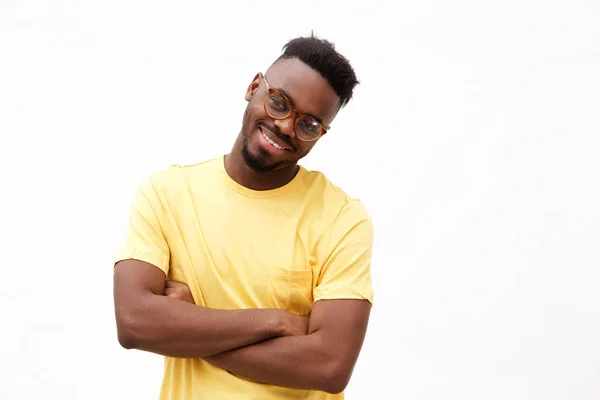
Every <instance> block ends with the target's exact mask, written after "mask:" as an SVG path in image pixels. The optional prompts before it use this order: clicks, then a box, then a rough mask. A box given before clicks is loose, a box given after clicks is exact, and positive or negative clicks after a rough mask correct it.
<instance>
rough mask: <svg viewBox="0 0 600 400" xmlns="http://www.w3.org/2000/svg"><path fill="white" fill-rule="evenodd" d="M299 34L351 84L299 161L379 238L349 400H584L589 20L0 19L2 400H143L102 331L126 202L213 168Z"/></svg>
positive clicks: (590, 345)
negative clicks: (155, 183)
mask: <svg viewBox="0 0 600 400" xmlns="http://www.w3.org/2000/svg"><path fill="white" fill-rule="evenodd" d="M209 4H210V5H209ZM311 29H314V30H315V33H316V34H317V35H319V36H322V37H324V38H328V39H330V40H332V41H334V42H335V43H336V44H337V48H338V49H339V50H340V51H341V52H342V53H343V54H344V55H346V56H347V57H348V58H349V59H350V60H351V62H352V63H353V65H354V67H355V69H356V72H357V74H358V76H359V79H360V80H361V82H362V84H361V85H360V86H359V87H358V88H357V90H356V92H355V99H354V100H353V101H351V103H350V104H349V105H348V107H347V108H346V109H345V110H343V111H342V112H341V114H340V115H339V116H338V118H337V119H336V120H335V121H334V123H333V124H332V129H331V132H330V134H329V135H327V136H326V137H325V138H324V139H323V140H322V141H321V142H320V143H319V144H318V146H316V148H315V149H314V151H313V153H312V154H311V155H310V156H309V157H307V158H306V159H305V162H304V165H305V166H307V167H308V168H310V169H319V170H322V171H324V172H325V173H326V174H327V175H328V177H329V178H330V179H331V180H332V181H333V182H334V183H336V184H338V185H339V186H341V187H342V188H344V189H345V190H346V191H347V192H348V193H349V194H351V195H353V196H355V197H360V198H362V199H363V200H364V202H365V203H366V205H367V207H368V208H369V210H370V212H371V215H372V217H373V220H374V223H375V226H376V247H375V255H374V260H373V277H374V282H375V287H376V307H375V308H374V310H373V314H372V320H371V324H370V329H369V332H368V336H367V339H366V342H365V345H364V348H363V351H362V354H361V357H360V360H359V362H358V365H357V367H356V370H355V373H354V376H353V379H352V382H351V384H350V386H349V387H348V389H347V398H348V399H419V400H438V399H460V400H466V399H486V400H487V399H498V400H505V399H523V400H530V399H544V400H554V399H569V400H573V399H582V400H583V399H585V400H592V399H598V398H600V268H599V267H600V257H599V255H598V250H599V247H600V210H599V209H600V207H599V205H600V188H599V187H600V184H599V180H600V179H599V178H600V176H599V175H600V157H599V156H598V153H599V151H600V122H599V121H600V116H599V114H600V113H599V111H600V2H598V1H597V0H589V1H574V0H571V1H532V0H530V1H516V0H510V1H503V2H489V1H488V2H484V1H475V0H472V1H466V0H459V1H452V2H450V1H444V0H429V1H411V2H406V1H405V2H401V3H398V2H392V1H390V2H377V1H368V2H356V1H338V2H325V1H323V3H321V4H318V3H317V2H312V1H303V2H271V1H263V2H241V1H240V2H239V3H234V2H230V1H219V2H210V3H208V2H200V1H182V0H178V1H169V2H167V1H163V2H159V1H147V0H146V1H142V0H137V1H136V0H119V1H116V0H110V1H101V2H88V1H76V0H63V1H58V0H56V1H50V0H46V1H43V0H42V1H18V0H0V134H1V142H0V163H1V165H0V167H1V168H0V171H1V172H0V173H1V174H2V179H1V181H0V184H1V187H2V196H1V199H0V201H1V202H2V204H1V207H0V213H1V215H0V216H1V226H2V233H1V235H2V238H1V246H2V252H1V254H2V258H1V260H2V271H3V277H4V284H3V288H2V290H0V307H1V314H0V315H1V316H2V319H1V321H2V322H1V329H0V369H1V373H0V398H2V399H10V400H12V399H86V400H88V399H151V398H156V397H157V395H158V389H159V386H160V380H161V374H162V359H161V358H160V357H159V356H155V355H152V354H147V353H141V352H136V351H126V350H124V349H122V348H120V347H119V345H118V342H117V338H116V330H115V323H114V316H113V308H112V307H113V303H112V262H113V258H114V256H115V253H116V251H117V249H118V247H119V246H120V244H121V243H122V240H123V238H124V233H125V231H124V229H125V225H126V219H127V214H128V207H129V205H128V202H129V199H130V197H131V194H132V190H133V188H134V186H135V185H136V184H137V183H138V182H139V180H140V179H141V178H142V177H143V176H144V175H145V174H146V173H148V172H150V171H152V170H154V169H157V168H162V167H165V166H169V165H171V164H175V163H193V162H197V161H201V160H204V159H206V158H212V157H214V156H215V155H219V154H221V153H225V152H227V151H229V149H230V148H231V145H232V144H233V141H234V139H235V137H236V135H237V133H238V131H239V128H240V124H241V119H242V113H243V110H244V107H245V102H244V99H243V95H244V92H245V90H246V87H247V85H248V84H249V83H250V81H251V79H252V78H253V77H254V75H255V74H256V73H257V72H259V71H264V70H265V69H266V68H267V67H268V66H269V64H270V63H271V62H272V61H273V60H274V59H275V58H276V57H277V56H278V55H279V54H280V49H281V47H282V45H283V44H284V43H285V42H286V41H287V40H289V39H291V38H293V37H295V36H297V35H307V34H310V31H311Z"/></svg>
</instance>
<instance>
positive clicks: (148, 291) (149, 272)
mask: <svg viewBox="0 0 600 400" xmlns="http://www.w3.org/2000/svg"><path fill="white" fill-rule="evenodd" d="M166 284H167V281H166V277H165V274H164V273H163V272H162V271H161V270H160V269H159V268H157V267H155V266H154V265H151V264H148V263H145V262H143V261H138V260H124V261H120V262H118V263H117V265H116V267H115V275H114V300H115V316H116V321H117V331H118V336H119V342H120V343H121V345H122V346H123V347H125V348H128V349H138V350H144V351H149V352H153V353H157V354H161V355H165V356H170V357H181V358H187V357H194V358H196V357H197V358H202V359H204V360H205V361H207V362H209V363H211V364H213V365H215V366H217V367H220V368H223V369H226V370H228V371H230V372H232V373H234V374H237V375H240V376H243V377H246V378H248V379H251V380H254V381H258V382H262V383H268V384H272V385H277V386H284V387H289V388H296V389H313V390H322V391H326V392H329V393H339V392H341V391H343V390H344V388H345V387H346V385H347V384H348V381H349V380H350V376H351V375H352V371H353V369H354V365H355V363H356V360H357V358H358V355H359V353H360V349H361V347H362V343H363V340H364V337H365V333H366V329H367V324H368V320H369V314H370V310H371V304H370V303H369V302H368V301H367V300H350V299H348V300H342V299H340V300H320V301H317V302H316V303H315V304H314V306H313V310H312V313H311V315H310V317H309V318H306V317H303V316H298V315H295V314H292V313H288V312H287V311H284V310H278V309H246V310H217V309H210V308H206V307H202V306H198V305H195V304H191V303H189V302H186V301H181V300H180V299H182V298H183V297H181V296H173V297H176V298H173V297H170V296H165V295H164V294H165V286H166Z"/></svg>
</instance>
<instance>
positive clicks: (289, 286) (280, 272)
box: [271, 267, 313, 315]
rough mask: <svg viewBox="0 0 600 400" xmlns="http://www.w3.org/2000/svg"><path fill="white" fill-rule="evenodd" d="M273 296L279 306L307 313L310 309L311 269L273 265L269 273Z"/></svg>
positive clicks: (303, 313)
mask: <svg viewBox="0 0 600 400" xmlns="http://www.w3.org/2000/svg"><path fill="white" fill-rule="evenodd" d="M271 278H272V279H271V281H272V285H273V291H274V297H275V300H276V303H277V305H278V307H279V308H281V309H284V310H287V311H289V312H292V313H294V314H300V315H308V314H310V312H311V310H312V304H313V296H312V282H313V270H312V269H304V270H291V269H287V268H280V267H275V268H274V270H273V274H272V275H271Z"/></svg>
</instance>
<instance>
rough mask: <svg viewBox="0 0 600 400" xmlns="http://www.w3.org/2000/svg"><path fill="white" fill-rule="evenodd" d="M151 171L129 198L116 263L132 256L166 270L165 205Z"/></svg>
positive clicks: (167, 251)
mask: <svg viewBox="0 0 600 400" xmlns="http://www.w3.org/2000/svg"><path fill="white" fill-rule="evenodd" d="M162 204H163V203H162V202H161V197H160V194H159V192H158V191H157V188H156V185H155V182H154V181H153V175H149V176H148V177H147V178H146V179H145V180H144V181H143V182H142V183H141V184H140V185H139V186H138V188H137V190H136V191H135V194H134V196H133V200H132V202H131V209H130V215H129V224H128V227H127V237H126V239H125V243H124V245H123V246H122V247H121V249H120V250H119V252H118V254H117V259H116V260H115V263H116V262H118V261H121V260H127V259H135V260H140V261H145V262H147V263H149V264H152V265H154V266H156V267H158V268H160V269H161V270H162V271H163V272H164V273H165V275H166V274H167V273H168V272H169V246H168V244H167V241H166V239H165V236H164V233H163V229H162V225H163V223H164V221H165V215H164V207H163V206H162Z"/></svg>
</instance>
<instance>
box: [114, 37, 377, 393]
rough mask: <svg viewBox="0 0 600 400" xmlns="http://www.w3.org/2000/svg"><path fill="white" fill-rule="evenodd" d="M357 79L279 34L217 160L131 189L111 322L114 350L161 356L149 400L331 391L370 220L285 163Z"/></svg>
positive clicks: (318, 51)
mask: <svg viewBox="0 0 600 400" xmlns="http://www.w3.org/2000/svg"><path fill="white" fill-rule="evenodd" d="M357 83H358V81H357V79H356V76H355V74H354V71H353V69H352V67H351V66H350V64H349V63H348V61H347V60H346V59H345V58H344V57H343V56H341V55H340V54H339V53H337V51H336V50H335V49H334V46H333V45H332V44H331V43H329V42H327V41H324V40H321V39H318V38H316V37H308V38H297V39H294V40H292V41H290V42H289V43H288V44H287V45H286V46H285V47H284V52H283V54H282V55H281V57H279V58H278V59H277V60H276V61H275V62H274V63H273V64H272V65H271V66H270V68H269V69H268V70H267V71H266V72H265V74H264V75H263V74H261V73H259V74H257V75H256V76H255V77H254V79H253V80H252V82H251V83H250V86H248V89H247V92H246V96H245V99H246V101H247V102H248V106H247V108H246V111H245V113H244V118H243V123H242V129H241V132H240V134H239V136H238V138H237V140H236V141H235V144H234V145H233V148H232V150H231V152H230V153H229V154H227V155H225V156H220V157H217V158H215V159H212V160H209V161H205V162H202V163H199V164H196V165H188V166H173V167H171V168H168V169H165V170H160V171H157V172H154V173H152V174H150V175H149V176H148V178H147V179H146V180H145V181H144V182H143V183H142V184H141V185H140V187H139V188H138V190H137V192H136V194H135V196H134V199H133V204H132V209H131V217H130V222H129V229H128V236H127V240H126V243H125V245H124V246H123V248H122V249H121V251H120V253H119V255H118V259H117V263H116V266H115V276H114V298H115V314H116V321H117V329H118V336H119V342H120V343H121V345H122V346H123V347H125V348H128V349H139V350H144V351H150V352H153V353H157V354H161V355H164V356H166V358H165V374H164V379H163V385H162V390H161V399H211V400H212V399H313V400H325V399H328V400H330V399H342V398H343V390H344V388H345V387H346V385H347V383H348V381H349V379H350V376H351V374H352V370H353V368H354V365H355V363H356V360H357V358H358V355H359V352H360V349H361V346H362V343H363V339H364V336H365V332H366V329H367V323H368V319H369V313H370V309H371V302H372V300H373V289H372V285H371V277H370V262H371V247H372V236H373V230H372V224H371V220H370V218H369V215H368V214H367V211H366V210H365V208H364V207H363V205H362V203H361V202H360V201H358V200H356V199H352V198H350V197H349V196H348V195H346V194H345V193H344V192H343V191H342V190H340V189H339V188H337V187H336V186H334V185H333V184H332V183H330V182H329V181H328V180H327V179H326V178H325V176H324V175H323V174H321V173H319V172H311V171H307V170H306V169H305V168H303V167H302V166H299V165H298V161H299V160H300V159H301V158H302V157H304V156H305V155H306V154H308V153H309V151H310V150H311V149H312V147H313V146H314V145H315V144H316V143H317V141H318V140H319V139H320V138H322V136H323V135H325V134H326V133H327V131H328V129H329V125H330V124H331V123H332V121H333V120H334V118H335V116H336V114H337V113H338V111H339V110H340V109H341V108H342V107H343V106H344V105H345V104H346V103H347V102H348V101H349V100H350V98H351V97H352V91H353V88H354V87H355V85H356V84H357ZM339 134H340V135H342V133H339ZM338 140H341V139H340V138H338ZM182 300H183V301H182Z"/></svg>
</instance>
